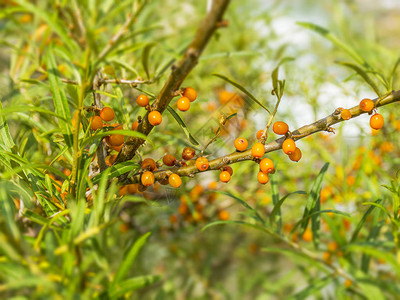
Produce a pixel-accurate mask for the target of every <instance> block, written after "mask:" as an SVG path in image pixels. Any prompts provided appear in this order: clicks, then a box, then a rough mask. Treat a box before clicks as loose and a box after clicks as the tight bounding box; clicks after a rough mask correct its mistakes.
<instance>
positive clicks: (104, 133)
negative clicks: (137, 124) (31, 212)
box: [82, 130, 151, 147]
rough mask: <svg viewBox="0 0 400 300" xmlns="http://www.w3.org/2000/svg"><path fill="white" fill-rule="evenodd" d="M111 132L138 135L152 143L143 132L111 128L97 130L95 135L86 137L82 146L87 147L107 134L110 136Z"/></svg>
mask: <svg viewBox="0 0 400 300" xmlns="http://www.w3.org/2000/svg"><path fill="white" fill-rule="evenodd" d="M111 133H112V134H122V135H125V136H133V137H137V138H140V139H143V140H146V141H147V142H149V143H150V144H151V141H150V140H149V139H148V137H147V136H145V135H144V134H143V133H140V132H137V131H135V130H112V131H111V130H109V131H102V132H96V133H95V134H94V135H92V136H90V137H87V138H85V139H84V140H83V141H82V147H86V146H87V145H89V144H90V143H91V142H93V141H94V140H96V139H99V138H102V137H105V136H109V135H110V134H111Z"/></svg>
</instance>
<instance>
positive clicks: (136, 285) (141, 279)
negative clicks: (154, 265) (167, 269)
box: [107, 275, 161, 299]
mask: <svg viewBox="0 0 400 300" xmlns="http://www.w3.org/2000/svg"><path fill="white" fill-rule="evenodd" d="M160 280H161V276H160V275H145V276H138V277H134V278H130V279H127V280H124V281H122V282H121V283H119V284H117V285H115V286H111V287H110V288H109V289H108V291H107V294H108V297H110V299H120V297H122V296H123V295H124V294H126V293H128V292H132V291H135V290H138V289H141V288H144V287H147V286H149V285H152V284H154V283H156V282H158V281H160Z"/></svg>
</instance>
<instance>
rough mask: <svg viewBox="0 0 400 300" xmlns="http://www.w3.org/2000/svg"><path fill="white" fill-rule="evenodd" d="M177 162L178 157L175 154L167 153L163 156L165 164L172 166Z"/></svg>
mask: <svg viewBox="0 0 400 300" xmlns="http://www.w3.org/2000/svg"><path fill="white" fill-rule="evenodd" d="M175 162H176V158H175V156H173V155H172V154H165V155H164V157H163V164H164V165H166V166H168V167H172V166H173V165H175Z"/></svg>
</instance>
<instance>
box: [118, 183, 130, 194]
mask: <svg viewBox="0 0 400 300" xmlns="http://www.w3.org/2000/svg"><path fill="white" fill-rule="evenodd" d="M127 193H128V187H127V186H126V185H124V186H121V187H120V188H119V192H118V195H119V196H125V195H126V194H127Z"/></svg>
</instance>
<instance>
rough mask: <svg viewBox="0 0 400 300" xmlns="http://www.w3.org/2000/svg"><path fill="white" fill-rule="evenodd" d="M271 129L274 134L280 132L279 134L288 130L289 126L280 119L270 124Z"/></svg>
mask: <svg viewBox="0 0 400 300" xmlns="http://www.w3.org/2000/svg"><path fill="white" fill-rule="evenodd" d="M272 130H273V131H274V132H275V133H276V134H280V135H284V134H286V133H287V132H288V131H289V126H288V124H286V123H285V122H282V121H277V122H275V123H274V125H273V126H272Z"/></svg>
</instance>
